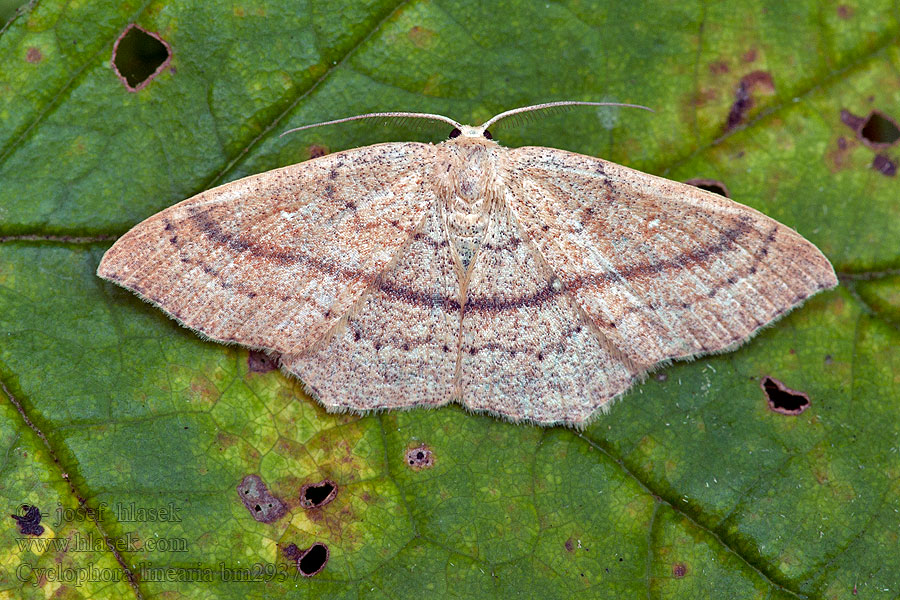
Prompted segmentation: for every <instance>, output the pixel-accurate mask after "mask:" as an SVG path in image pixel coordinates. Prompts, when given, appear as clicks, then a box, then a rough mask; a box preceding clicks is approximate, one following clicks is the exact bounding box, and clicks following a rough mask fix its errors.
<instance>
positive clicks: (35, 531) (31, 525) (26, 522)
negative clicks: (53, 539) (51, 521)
mask: <svg viewBox="0 0 900 600" xmlns="http://www.w3.org/2000/svg"><path fill="white" fill-rule="evenodd" d="M9 516H10V517H12V518H13V519H15V521H16V525H18V526H19V533H21V534H23V535H35V536H39V535H41V534H42V533H44V526H43V525H41V509H39V508H38V507H37V506H31V505H29V504H23V505H22V506H20V507H19V514H16V515H9Z"/></svg>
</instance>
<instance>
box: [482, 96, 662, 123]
mask: <svg viewBox="0 0 900 600" xmlns="http://www.w3.org/2000/svg"><path fill="white" fill-rule="evenodd" d="M571 106H622V107H626V108H640V109H641V110H649V111H650V112H656V111H655V110H653V109H652V108H648V107H646V106H643V105H640V104H624V103H622V102H582V101H579V100H562V101H559V102H545V103H543V104H533V105H532V106H522V107H520V108H513V109H512V110H507V111H504V112H502V113H500V114H499V115H495V116H493V117H491V118H490V119H488V120H487V121H485V122H484V123H482V124H481V125H479V129H487V128H488V127H490V126H491V125H493V124H494V123H496V122H497V121H500V120H501V119H506V118H507V117H512V116H514V115H523V114H524V113H533V112H535V111H539V110H552V111H559V110H563V109H565V108H566V107H571ZM533 116H534V115H530V117H533ZM517 118H518V119H524V118H529V117H525V116H517Z"/></svg>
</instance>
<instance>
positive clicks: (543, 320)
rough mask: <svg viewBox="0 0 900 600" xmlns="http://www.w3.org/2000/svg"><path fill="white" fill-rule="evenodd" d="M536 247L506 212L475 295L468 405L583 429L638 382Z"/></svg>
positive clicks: (481, 257)
mask: <svg viewBox="0 0 900 600" xmlns="http://www.w3.org/2000/svg"><path fill="white" fill-rule="evenodd" d="M527 240H528V236H527V235H526V234H524V233H523V232H522V230H521V228H520V227H519V225H518V223H517V222H516V220H515V217H514V216H513V215H512V214H511V213H510V211H509V209H508V207H507V206H506V205H505V203H504V202H500V203H498V206H496V207H495V208H494V210H493V212H492V215H491V222H490V224H489V226H488V229H487V232H486V235H485V239H484V242H483V243H482V244H481V248H480V250H479V252H478V256H477V259H476V261H475V263H474V265H473V268H472V272H471V274H470V277H469V280H468V287H467V290H466V302H465V305H464V307H463V310H464V314H463V320H462V335H461V337H460V339H461V347H460V356H459V374H458V389H459V397H460V401H461V402H462V403H463V404H464V405H465V406H467V407H468V408H470V409H472V410H479V411H488V412H491V413H495V414H500V415H502V416H504V417H506V418H508V419H511V420H513V421H519V420H528V421H532V422H535V423H540V424H542V425H549V424H552V423H570V424H577V423H582V422H585V421H587V420H588V419H589V418H590V416H591V415H592V414H593V413H595V412H596V411H597V409H598V408H600V407H601V406H602V405H603V404H605V403H606V402H608V401H609V400H610V399H611V398H612V397H614V396H616V395H618V394H621V393H622V392H624V391H625V390H626V389H628V387H630V386H631V384H632V383H633V382H634V375H635V373H633V372H632V371H631V370H630V365H628V364H627V363H628V361H627V359H625V358H624V357H623V356H622V354H621V353H620V352H619V351H618V350H617V349H616V348H614V347H612V346H611V345H610V344H609V343H608V342H605V340H603V338H602V337H601V336H598V335H596V332H595V331H593V330H592V326H591V324H590V319H588V318H586V316H585V315H584V313H583V311H582V310H581V308H580V307H579V306H578V304H577V303H576V299H575V298H573V297H571V296H569V295H568V294H565V293H562V291H563V289H562V285H561V281H560V279H559V278H558V277H556V275H555V274H554V272H553V270H552V269H551V268H550V267H549V266H548V264H547V263H546V262H545V261H544V260H543V258H542V257H541V255H540V253H538V252H537V251H536V250H535V248H534V246H533V245H532V244H531V243H530V242H529V241H527Z"/></svg>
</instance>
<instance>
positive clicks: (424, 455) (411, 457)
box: [406, 444, 434, 471]
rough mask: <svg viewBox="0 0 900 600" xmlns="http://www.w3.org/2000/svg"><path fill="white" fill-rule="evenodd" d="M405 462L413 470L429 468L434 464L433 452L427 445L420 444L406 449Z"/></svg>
mask: <svg viewBox="0 0 900 600" xmlns="http://www.w3.org/2000/svg"><path fill="white" fill-rule="evenodd" d="M406 464H407V465H409V468H410V469H412V470H413V471H421V470H422V469H430V468H431V467H433V466H434V453H433V452H432V451H431V448H429V447H428V446H427V445H425V444H422V445H420V446H417V447H416V448H410V449H409V450H407V451H406Z"/></svg>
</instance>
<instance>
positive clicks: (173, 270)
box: [97, 102, 837, 426]
mask: <svg viewBox="0 0 900 600" xmlns="http://www.w3.org/2000/svg"><path fill="white" fill-rule="evenodd" d="M604 104H605V103H593V102H558V103H548V104H542V105H536V106H529V107H523V108H519V109H514V110H511V111H506V112H504V113H501V114H499V115H497V116H495V117H493V118H491V119H490V120H488V121H487V122H485V123H484V124H482V125H480V126H477V127H473V126H466V125H462V124H460V123H457V122H456V121H454V120H452V119H450V118H448V117H444V116H441V115H432V114H420V113H400V112H398V113H370V114H366V115H359V116H356V117H350V118H347V119H338V120H336V121H329V122H328V123H320V124H317V125H322V124H329V123H339V122H344V121H348V120H355V119H362V118H372V117H382V118H383V117H417V118H426V119H434V120H438V121H443V122H445V123H447V124H448V125H451V126H452V127H453V131H452V133H451V134H450V138H449V139H448V140H446V141H444V142H441V143H439V144H428V143H415V142H397V143H383V144H375V145H372V146H366V147H363V148H355V149H352V150H346V151H343V152H337V153H334V154H329V155H326V156H322V157H320V158H315V159H313V160H309V161H306V162H303V163H299V164H295V165H292V166H289V167H285V168H281V169H275V170H273V171H268V172H265V173H261V174H258V175H254V176H251V177H247V178H244V179H241V180H239V181H234V182H231V183H227V184H225V185H222V186H219V187H216V188H214V189H211V190H208V191H205V192H203V193H201V194H198V195H197V196H194V197H193V198H189V199H187V200H185V201H183V202H181V203H179V204H176V205H175V206H172V207H170V208H167V209H165V210H163V211H162V212H159V213H157V214H155V215H153V216H151V217H150V218H148V219H147V220H145V221H143V222H142V223H139V224H138V225H136V226H135V227H134V228H133V229H131V230H130V231H129V232H128V233H126V234H125V235H124V236H122V237H121V238H119V239H118V240H117V241H116V243H115V244H114V245H113V246H112V247H111V248H110V249H109V250H108V251H107V252H106V254H105V255H104V257H103V259H102V261H101V262H100V265H99V268H98V270H97V274H98V275H99V276H100V277H102V278H104V279H107V280H109V281H111V282H113V283H116V284H118V285H120V286H122V287H124V288H127V289H129V290H131V291H133V292H134V293H136V294H138V295H139V296H140V297H141V298H143V299H144V300H146V301H148V302H150V303H152V304H153V305H155V306H157V307H159V308H160V309H162V310H163V311H164V312H166V313H167V314H168V315H169V316H171V317H172V318H174V319H175V320H177V321H178V322H179V323H180V324H181V325H184V326H185V327H189V328H191V329H193V330H195V331H197V332H198V333H200V334H201V335H202V336H203V337H205V338H209V339H212V340H216V341H219V342H224V343H237V344H241V345H244V346H247V347H249V348H254V349H260V350H264V351H266V352H268V353H270V354H273V355H275V354H276V353H277V355H278V356H279V357H280V363H281V366H282V368H283V369H284V370H285V371H287V372H288V373H290V374H292V375H295V376H297V377H298V378H299V379H300V380H301V381H302V382H303V384H304V385H305V387H306V389H307V391H308V392H309V393H310V394H311V395H312V396H314V397H315V398H317V399H318V400H319V401H320V402H321V403H322V404H323V405H324V406H325V407H326V408H327V409H329V410H332V411H347V410H351V411H365V410H370V409H391V408H412V407H419V406H424V407H436V406H442V405H444V404H447V403H448V402H453V401H456V402H460V403H462V404H463V405H464V406H466V407H467V408H469V409H471V410H473V411H484V412H488V413H491V414H494V415H499V416H502V417H505V418H507V419H510V420H512V421H516V422H518V421H528V422H532V423H537V424H541V425H551V424H567V425H573V426H582V425H584V424H585V423H586V422H587V421H588V420H589V419H590V418H591V417H592V416H593V415H594V414H595V413H597V411H598V410H600V409H606V408H608V406H609V403H610V402H611V401H612V400H613V399H614V398H616V397H618V396H620V395H622V394H623V393H624V392H625V391H626V390H628V389H629V387H631V386H632V385H633V384H634V383H635V382H636V381H638V380H640V379H641V378H642V377H643V376H644V375H645V374H646V373H647V372H648V371H650V370H652V369H654V368H655V367H656V366H658V365H660V363H664V362H666V361H671V360H676V359H687V358H691V357H696V356H699V355H703V354H709V353H715V352H723V351H727V350H730V349H733V348H735V347H737V346H739V345H740V344H742V343H743V342H745V341H746V340H747V339H748V338H750V337H751V336H752V335H753V334H754V333H755V332H757V331H759V329H760V328H762V327H764V326H766V325H767V324H769V323H771V322H772V321H773V320H774V319H777V318H779V317H780V316H782V315H784V314H785V313H786V312H788V311H789V310H791V309H792V308H794V307H795V306H797V305H798V304H799V303H801V302H803V300H805V299H806V298H808V297H809V296H811V295H813V294H815V293H816V292H818V291H820V290H824V289H828V288H831V287H834V286H835V285H837V278H836V277H835V274H834V269H833V268H832V266H831V264H830V263H829V262H828V260H827V259H826V258H825V256H823V255H822V253H821V252H820V251H819V250H818V249H817V248H816V247H815V246H814V245H813V244H812V243H810V242H809V241H807V240H805V239H804V238H803V237H801V236H800V235H799V234H798V233H796V232H795V231H794V230H792V229H790V228H789V227H787V226H785V225H782V224H780V223H778V222H776V221H774V220H773V219H771V218H769V217H767V216H765V215H763V214H762V213H760V212H758V211H756V210H754V209H752V208H749V207H747V206H743V205H741V204H738V203H736V202H733V201H731V200H729V199H727V198H724V197H722V196H719V195H716V194H713V193H710V192H707V191H704V190H702V189H698V188H696V187H693V186H689V185H686V184H682V183H678V182H675V181H669V180H667V179H663V178H660V177H655V176H653V175H649V174H646V173H642V172H639V171H636V170H633V169H629V168H627V167H623V166H621V165H617V164H614V163H611V162H608V161H605V160H602V159H599V158H594V157H591V156H584V155H580V154H575V153H572V152H567V151H565V150H557V149H554V148H544V147H522V148H505V147H503V146H501V145H500V144H498V143H497V142H495V141H494V140H493V139H491V137H492V136H491V135H490V133H489V130H488V127H490V126H492V125H494V124H496V123H497V122H498V121H500V120H501V119H505V118H507V117H510V116H512V115H516V114H521V113H523V112H527V111H532V110H539V109H545V108H553V107H558V106H570V105H594V106H602V105H604Z"/></svg>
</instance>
